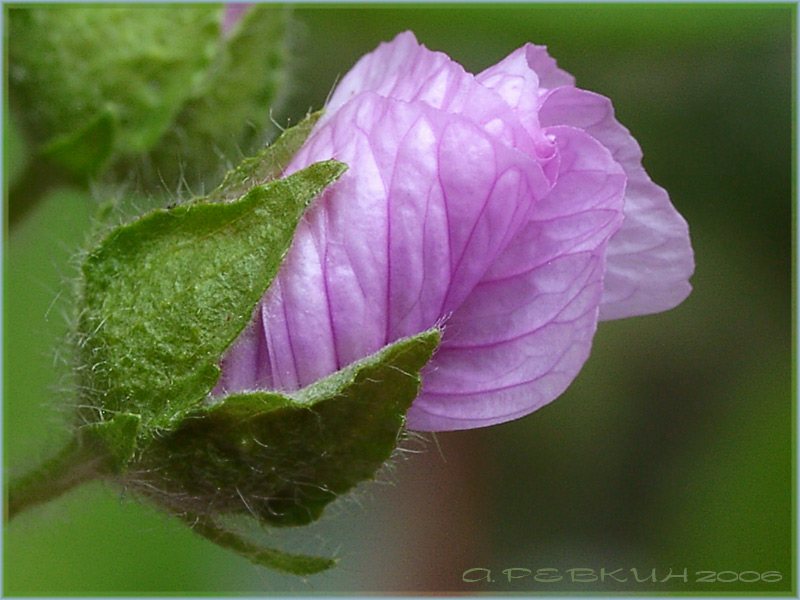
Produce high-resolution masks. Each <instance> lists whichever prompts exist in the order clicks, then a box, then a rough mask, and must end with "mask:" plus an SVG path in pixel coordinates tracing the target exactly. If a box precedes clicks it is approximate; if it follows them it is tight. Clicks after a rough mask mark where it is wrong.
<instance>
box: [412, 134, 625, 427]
mask: <svg viewBox="0 0 800 600" xmlns="http://www.w3.org/2000/svg"><path fill="white" fill-rule="evenodd" d="M547 133H549V134H551V135H553V136H554V137H555V139H556V142H557V144H558V147H559V150H560V153H561V161H560V172H559V176H558V180H557V183H556V185H555V187H554V188H553V190H552V191H551V192H550V194H549V195H548V196H547V197H546V198H544V199H543V200H540V201H539V202H538V203H536V204H535V205H534V207H533V209H532V211H531V215H530V217H529V220H528V221H527V223H526V225H525V227H524V228H523V229H522V230H521V231H520V232H519V233H518V234H517V236H516V237H515V238H514V241H513V242H512V243H511V244H510V245H509V246H508V247H507V248H506V249H505V251H504V252H503V253H502V255H501V256H500V257H499V258H498V260H497V261H495V264H494V265H493V266H492V268H491V269H490V270H489V271H488V272H487V273H486V276H485V277H484V278H483V280H482V281H481V282H480V284H478V285H477V286H476V287H475V288H474V290H473V291H472V293H471V294H470V295H469V297H468V298H467V299H466V300H465V302H464V303H463V304H462V305H461V306H460V307H459V308H458V309H457V310H456V311H455V312H454V313H453V315H452V316H451V317H450V319H449V320H448V321H447V322H446V326H445V335H444V339H443V342H442V344H441V346H440V347H439V349H438V350H437V352H436V354H435V355H434V358H433V360H432V361H431V363H429V364H428V366H427V367H426V368H425V371H424V372H423V381H424V385H423V389H422V393H421V395H420V397H419V398H418V399H417V400H416V401H415V402H414V405H413V406H412V408H411V410H410V411H409V413H408V427H409V428H410V429H417V430H449V429H466V428H471V427H483V426H486V425H492V424H495V423H501V422H504V421H508V420H511V419H514V418H517V417H520V416H523V415H525V414H528V413H530V412H532V411H534V410H536V409H537V408H539V407H541V406H542V405H544V404H546V403H548V402H550V401H552V400H553V399H555V398H556V397H557V396H558V395H560V394H561V393H562V392H563V391H564V390H565V389H566V387H567V386H568V385H569V383H570V382H571V381H572V380H573V379H574V378H575V376H576V375H577V374H578V371H579V370H580V368H581V367H582V365H583V363H584V361H585V360H586V358H587V357H588V355H589V349H590V347H591V341H592V337H593V335H594V332H595V328H596V325H597V313H598V306H599V303H600V297H601V294H602V282H603V272H604V267H605V264H604V255H605V248H606V244H607V242H608V239H609V238H610V237H611V236H612V235H613V234H614V233H615V232H616V231H617V229H618V228H619V226H620V223H621V221H622V206H623V202H622V198H623V193H624V189H625V176H624V174H623V172H622V169H621V168H620V166H619V165H618V164H617V163H616V162H615V161H614V160H613V159H612V158H611V155H610V153H609V152H608V151H607V150H606V149H605V148H604V147H603V146H601V145H600V144H599V143H598V142H597V141H596V140H594V139H593V138H592V137H590V136H588V135H587V134H585V133H583V132H581V131H579V130H576V129H573V128H568V127H555V128H551V129H549V130H547Z"/></svg>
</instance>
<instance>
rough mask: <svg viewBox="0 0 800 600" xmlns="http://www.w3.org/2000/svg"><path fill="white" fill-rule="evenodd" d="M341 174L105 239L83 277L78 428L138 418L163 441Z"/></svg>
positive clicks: (324, 174) (331, 170)
mask: <svg viewBox="0 0 800 600" xmlns="http://www.w3.org/2000/svg"><path fill="white" fill-rule="evenodd" d="M345 169H346V165H343V164H342V163H338V162H336V161H327V162H322V163H316V164H314V165H311V166H310V167H308V168H307V169H304V170H303V171H300V172H298V173H296V174H294V175H292V176H291V177H288V178H286V179H282V180H278V181H274V182H272V183H270V184H269V185H267V186H260V187H256V188H253V189H252V190H251V191H250V192H248V193H247V194H246V195H245V196H244V197H243V198H241V199H240V200H238V201H236V202H232V203H227V204H193V205H187V206H179V207H177V208H174V209H172V210H157V211H154V212H152V213H150V214H148V215H147V216H145V217H143V218H141V219H139V220H138V221H135V222H134V223H132V224H129V225H123V226H121V227H118V228H116V229H114V230H113V231H111V233H110V234H109V235H108V236H107V237H106V238H105V239H104V240H103V241H102V242H101V243H100V244H99V246H97V247H96V248H95V249H94V250H93V251H92V252H91V253H90V254H89V255H88V256H87V258H86V259H85V261H84V264H83V267H82V273H83V282H82V283H83V287H82V304H81V307H80V317H79V321H78V331H77V342H78V364H79V367H78V376H79V378H80V389H81V392H82V396H83V397H82V404H84V405H86V406H87V407H89V408H86V409H84V418H85V419H86V420H87V421H89V422H93V421H98V420H108V419H110V418H111V417H112V416H113V415H115V414H117V413H119V412H122V413H129V414H133V415H139V416H141V418H142V427H141V432H142V434H143V435H147V434H148V432H152V428H153V427H160V428H165V429H170V428H171V427H172V426H173V424H174V421H175V419H178V418H179V417H180V416H181V415H183V414H184V413H185V412H186V411H188V410H190V409H191V408H193V407H194V406H195V405H196V404H197V403H198V402H200V401H201V400H202V399H203V398H204V397H205V396H206V394H207V393H208V392H209V391H210V390H211V389H212V387H213V386H214V384H215V383H216V381H217V379H218V377H219V368H218V366H217V362H218V360H219V358H220V356H221V355H222V354H223V352H224V351H225V350H226V349H227V347H228V346H229V345H230V344H231V343H232V342H233V341H234V339H235V338H236V336H237V335H238V334H239V333H240V332H241V331H242V329H243V328H244V326H245V325H246V324H247V323H248V322H249V320H250V317H251V315H252V311H253V309H254V307H255V305H256V303H257V302H258V301H259V299H260V298H261V297H262V295H263V294H264V292H265V290H266V289H267V287H268V286H269V284H270V282H271V281H272V278H273V277H274V275H275V273H276V272H277V269H278V266H279V265H280V262H281V260H282V258H283V256H284V254H285V253H286V251H287V250H288V248H289V244H290V243H291V238H292V235H293V233H294V229H295V226H296V224H297V222H298V220H299V219H300V217H301V216H302V214H303V211H304V210H305V208H306V206H307V205H308V203H309V202H310V201H311V200H312V199H313V198H314V197H315V196H317V195H318V194H319V193H320V191H321V190H322V189H323V188H324V187H325V186H326V185H328V184H329V183H331V182H333V181H334V180H335V179H336V178H338V177H339V175H341V173H342V172H344V170H345ZM91 407H94V408H91ZM96 409H100V411H99V412H100V414H101V417H100V418H99V419H98V416H97V413H98V411H97V410H96Z"/></svg>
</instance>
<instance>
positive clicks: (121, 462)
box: [80, 413, 142, 472]
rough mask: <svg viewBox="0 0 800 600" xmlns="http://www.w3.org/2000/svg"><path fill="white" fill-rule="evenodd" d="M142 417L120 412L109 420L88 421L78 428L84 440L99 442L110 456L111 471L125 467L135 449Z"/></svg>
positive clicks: (118, 470)
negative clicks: (88, 422)
mask: <svg viewBox="0 0 800 600" xmlns="http://www.w3.org/2000/svg"><path fill="white" fill-rule="evenodd" d="M141 422H142V418H141V417H140V416H139V415H132V414H128V413H121V414H118V415H116V416H115V417H114V418H113V419H111V420H110V421H101V422H99V423H90V424H89V425H86V426H85V427H82V428H81V429H80V434H81V438H82V440H83V441H84V443H86V442H92V441H94V442H100V443H101V444H102V451H104V452H105V453H107V454H108V455H109V456H110V458H111V464H110V465H109V467H110V468H111V471H112V472H120V471H123V470H124V469H125V467H126V466H127V465H128V463H129V462H130V460H131V459H132V458H133V455H134V452H135V451H136V438H137V437H138V435H139V426H140V424H141Z"/></svg>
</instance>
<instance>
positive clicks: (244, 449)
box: [139, 329, 440, 526]
mask: <svg viewBox="0 0 800 600" xmlns="http://www.w3.org/2000/svg"><path fill="white" fill-rule="evenodd" d="M439 338H440V334H439V330H438V329H431V330H429V331H426V332H424V333H421V334H418V335H416V336H414V337H410V338H405V339H402V340H400V341H398V342H395V343H394V344H392V345H390V346H387V347H385V348H384V349H383V350H381V351H380V352H378V353H376V354H374V355H372V356H370V357H367V358H365V359H363V360H360V361H358V362H356V363H353V364H351V365H350V366H348V367H346V368H344V369H342V370H341V371H338V372H336V373H334V374H332V375H330V376H329V377H326V378H324V379H322V380H320V381H319V382H317V383H314V384H312V385H311V386H309V387H307V388H305V389H303V390H300V391H299V392H298V393H296V394H293V395H291V396H283V395H280V394H277V393H270V392H252V393H246V394H234V395H231V396H228V397H226V398H224V399H223V400H222V401H220V402H219V403H218V404H215V405H213V406H208V407H204V408H202V409H198V410H196V411H194V412H192V413H191V414H189V415H187V416H186V418H185V419H184V420H183V421H182V422H181V424H180V426H179V427H177V428H176V429H175V430H174V431H172V432H171V433H169V434H167V435H160V436H157V437H156V438H154V440H153V442H152V444H150V445H149V446H148V448H147V450H146V452H145V454H144V455H143V456H142V457H141V462H142V464H141V465H140V466H141V468H140V469H139V470H140V471H141V472H145V473H151V474H152V478H153V479H152V481H149V484H148V488H151V489H160V490H162V493H161V494H160V495H159V496H160V498H161V499H162V500H163V501H165V502H169V501H170V500H169V499H171V498H177V499H181V498H184V499H185V498H192V499H194V500H193V501H194V502H198V503H199V506H198V507H196V508H197V509H198V510H197V512H201V511H202V510H203V508H205V510H206V511H207V510H208V507H209V506H210V507H213V510H214V511H217V512H219V513H243V514H250V515H254V516H257V518H258V519H259V520H260V521H262V522H264V523H268V524H271V525H280V526H297V525H305V524H307V523H310V522H312V521H314V520H315V519H317V518H318V517H319V516H320V515H321V514H322V511H323V509H324V508H325V506H326V505H327V504H328V503H330V502H331V501H332V500H334V499H335V498H336V497H337V496H339V495H341V494H344V493H345V492H347V491H348V490H350V489H351V488H353V487H354V486H355V485H357V484H358V483H360V482H362V481H366V480H369V479H372V478H373V477H374V475H375V472H376V471H377V469H378V468H379V467H380V466H381V465H382V464H383V463H384V462H385V461H386V460H387V459H388V458H389V456H390V454H391V453H392V451H393V450H394V449H395V448H396V446H397V443H398V440H399V436H400V435H401V432H402V427H403V425H404V423H405V414H406V412H407V411H408V409H409V407H410V406H411V403H412V402H413V401H414V398H416V397H417V394H418V392H419V388H420V378H419V372H420V370H421V369H422V367H423V366H424V365H425V364H426V363H427V362H428V360H429V359H430V357H431V355H432V353H433V351H434V349H435V348H436V346H437V345H438V343H439ZM156 466H157V467H158V468H157V469H156ZM144 491H145V492H147V489H145V490H144ZM172 508H173V510H175V511H180V510H185V508H186V507H185V506H183V505H182V504H181V503H180V500H179V501H178V504H176V505H175V506H173V507H172Z"/></svg>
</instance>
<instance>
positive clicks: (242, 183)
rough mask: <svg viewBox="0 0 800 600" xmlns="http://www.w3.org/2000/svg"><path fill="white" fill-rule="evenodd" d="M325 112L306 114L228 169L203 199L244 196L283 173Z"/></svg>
mask: <svg viewBox="0 0 800 600" xmlns="http://www.w3.org/2000/svg"><path fill="white" fill-rule="evenodd" d="M324 112H325V111H323V110H319V111H317V112H314V113H311V114H309V115H307V116H306V118H305V119H303V120H302V121H300V122H299V123H298V124H297V125H295V126H294V127H291V128H289V129H287V130H286V131H284V132H283V133H282V134H281V136H280V137H279V138H278V139H277V140H275V143H274V144H271V145H270V146H267V147H266V148H264V149H263V150H261V152H259V153H258V154H257V155H256V156H252V157H250V158H246V159H244V160H243V161H242V162H241V163H240V164H239V166H237V167H236V168H235V169H232V170H230V171H228V174H227V175H225V179H224V180H223V181H222V183H221V184H220V186H219V187H218V188H217V189H215V190H214V191H213V192H211V193H210V194H209V195H208V196H206V197H205V198H203V199H202V201H204V202H229V201H230V200H233V199H236V198H239V197H241V196H242V195H243V194H244V193H245V192H247V190H249V189H250V188H252V187H253V186H254V185H263V184H264V183H267V182H269V181H272V180H273V179H276V178H277V177H280V176H281V174H282V172H283V170H284V169H285V168H286V166H287V165H288V164H289V161H290V160H291V159H292V157H293V156H294V155H295V154H296V153H297V151H298V150H300V148H301V147H302V145H303V144H304V143H305V141H306V139H307V138H308V136H309V134H310V133H311V130H312V129H313V128H314V125H315V124H316V123H317V121H319V118H320V117H321V116H322V114H323V113H324Z"/></svg>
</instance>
